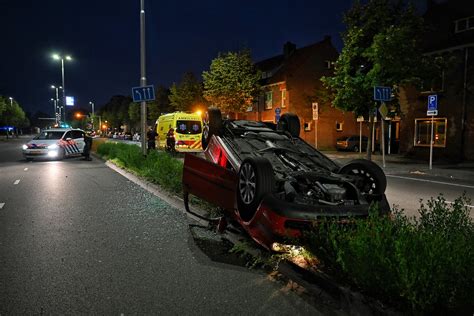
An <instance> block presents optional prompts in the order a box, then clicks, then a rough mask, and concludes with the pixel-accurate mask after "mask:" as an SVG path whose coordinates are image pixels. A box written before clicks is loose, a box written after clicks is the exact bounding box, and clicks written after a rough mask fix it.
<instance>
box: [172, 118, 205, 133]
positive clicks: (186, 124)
mask: <svg viewBox="0 0 474 316" xmlns="http://www.w3.org/2000/svg"><path fill="white" fill-rule="evenodd" d="M176 133H179V134H200V133H201V122H200V121H176Z"/></svg>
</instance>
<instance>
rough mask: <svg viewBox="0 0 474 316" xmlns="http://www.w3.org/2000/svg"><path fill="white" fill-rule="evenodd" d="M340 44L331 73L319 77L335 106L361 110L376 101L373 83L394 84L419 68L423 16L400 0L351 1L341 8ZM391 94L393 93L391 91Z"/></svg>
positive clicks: (408, 78)
mask: <svg viewBox="0 0 474 316" xmlns="http://www.w3.org/2000/svg"><path fill="white" fill-rule="evenodd" d="M344 22H345V24H346V26H347V30H346V31H345V32H344V33H343V42H344V47H343V49H342V52H341V54H340V55H339V58H338V60H337V62H336V65H335V71H334V76H333V77H326V78H323V79H322V80H323V82H324V84H325V85H326V87H327V88H329V89H330V91H331V92H332V93H333V96H334V99H333V104H334V105H335V106H336V107H337V108H340V109H343V110H349V111H354V112H355V113H356V114H357V115H367V113H369V112H370V110H371V109H374V108H375V106H376V104H375V103H374V101H373V87H374V86H377V85H383V86H389V87H393V88H395V90H394V91H395V94H396V92H397V89H396V88H397V87H398V86H399V85H401V84H404V83H408V82H413V81H415V80H416V78H417V77H418V75H419V73H420V67H421V65H422V54H421V48H420V45H419V43H420V35H421V34H422V31H423V20H422V18H421V17H419V16H418V15H417V14H416V12H415V9H414V8H413V7H412V6H405V5H404V4H403V2H402V1H399V2H397V3H395V2H394V1H389V0H369V1H368V2H367V3H366V4H361V3H360V2H356V3H355V4H354V6H353V7H352V8H351V9H350V10H349V11H348V12H347V13H346V14H345V17H344ZM395 97H397V95H395Z"/></svg>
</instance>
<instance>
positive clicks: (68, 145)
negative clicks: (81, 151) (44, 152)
mask: <svg viewBox="0 0 474 316" xmlns="http://www.w3.org/2000/svg"><path fill="white" fill-rule="evenodd" d="M61 147H62V148H63V149H64V156H71V155H74V154H75V153H76V152H77V151H76V146H74V138H73V135H72V131H67V132H66V133H65V134H64V135H63V138H62V139H61Z"/></svg>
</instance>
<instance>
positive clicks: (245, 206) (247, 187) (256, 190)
mask: <svg viewBox="0 0 474 316" xmlns="http://www.w3.org/2000/svg"><path fill="white" fill-rule="evenodd" d="M238 176H239V181H238V185H237V186H238V187H237V207H238V210H239V214H240V217H241V218H242V220H244V221H246V222H248V221H250V220H251V219H252V217H253V216H254V215H255V212H256V211H257V208H258V206H259V205H260V202H261V201H262V199H263V198H264V197H265V195H267V194H269V193H271V192H272V191H273V189H274V187H275V176H274V173H273V168H272V165H271V163H270V162H269V161H268V160H267V159H265V158H263V157H250V158H246V159H244V161H243V162H242V164H241V165H240V170H239V174H238Z"/></svg>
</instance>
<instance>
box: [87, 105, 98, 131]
mask: <svg viewBox="0 0 474 316" xmlns="http://www.w3.org/2000/svg"><path fill="white" fill-rule="evenodd" d="M89 104H90V105H91V107H92V130H93V131H95V129H94V120H95V114H94V105H95V104H94V102H92V101H89ZM99 126H100V124H99Z"/></svg>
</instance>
